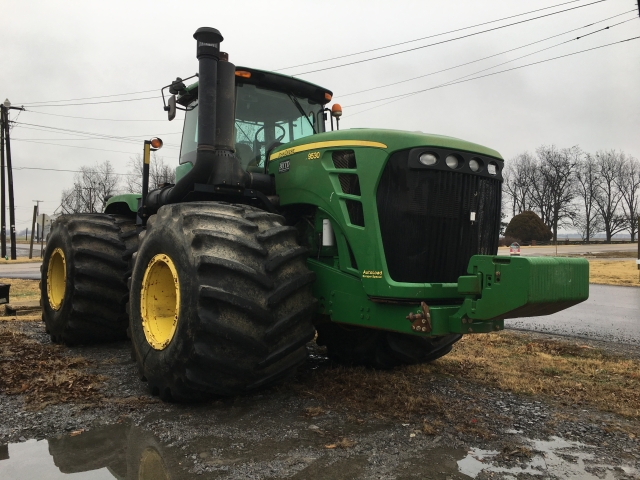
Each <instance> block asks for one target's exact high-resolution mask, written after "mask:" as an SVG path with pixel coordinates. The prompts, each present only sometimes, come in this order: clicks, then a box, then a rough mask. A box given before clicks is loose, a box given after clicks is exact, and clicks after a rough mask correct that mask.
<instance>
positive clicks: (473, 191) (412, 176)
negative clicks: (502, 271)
mask: <svg viewBox="0 0 640 480" xmlns="http://www.w3.org/2000/svg"><path fill="white" fill-rule="evenodd" d="M408 160H409V151H404V152H397V153H395V154H393V155H392V156H391V157H390V158H389V161H388V162H387V165H386V167H385V169H384V172H383V173H382V178H381V179H380V185H379V186H378V192H377V205H378V217H379V220H380V230H381V235H382V243H383V246H384V253H385V257H386V261H387V270H388V272H389V275H390V276H391V278H392V279H393V280H395V281H397V282H409V283H441V282H446V283H451V282H456V281H457V280H458V277H459V276H460V275H465V274H466V269H467V265H468V263H469V259H470V258H471V256H472V255H476V254H482V255H495V254H496V253H497V250H498V234H499V229H500V197H501V181H500V180H499V179H495V178H490V177H487V176H486V175H485V176H481V175H476V174H471V173H462V172H460V171H453V170H451V171H447V170H446V169H436V168H409V161H408ZM471 212H475V213H476V216H475V222H473V223H472V222H471V220H470V217H471Z"/></svg>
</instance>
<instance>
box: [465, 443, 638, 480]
mask: <svg viewBox="0 0 640 480" xmlns="http://www.w3.org/2000/svg"><path fill="white" fill-rule="evenodd" d="M523 443H525V444H528V445H529V448H530V449H531V451H532V452H533V455H532V456H531V458H529V459H525V460H524V461H521V462H520V463H519V465H518V466H514V467H503V466H500V465H498V464H497V463H499V462H498V458H497V457H498V452H496V451H489V450H481V449H479V448H472V449H471V450H470V451H469V453H468V454H467V456H466V457H465V458H463V459H462V460H458V468H459V470H460V473H463V474H465V475H468V476H469V477H471V478H475V477H477V476H478V475H479V474H480V473H481V472H491V473H501V474H503V477H501V478H518V475H521V474H528V475H531V476H534V477H536V476H539V477H541V478H548V477H549V475H554V476H555V477H556V478H561V479H567V480H569V479H576V480H592V479H593V480H609V479H611V480H614V479H616V478H618V477H619V475H614V472H616V473H618V474H621V473H623V474H626V475H629V476H633V478H640V470H637V469H636V468H634V467H632V466H630V465H613V464H607V463H601V462H599V461H598V460H597V459H596V456H595V455H594V454H593V453H591V452H590V450H591V449H592V448H593V447H590V446H588V445H585V444H583V443H579V442H573V441H569V440H565V439H563V438H559V437H551V440H526V439H525V440H524V442H523Z"/></svg>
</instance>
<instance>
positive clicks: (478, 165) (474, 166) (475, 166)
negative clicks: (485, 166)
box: [469, 158, 482, 172]
mask: <svg viewBox="0 0 640 480" xmlns="http://www.w3.org/2000/svg"><path fill="white" fill-rule="evenodd" d="M469 168H470V169H471V171H472V172H479V171H480V170H481V169H482V160H480V159H479V158H472V159H471V160H469Z"/></svg>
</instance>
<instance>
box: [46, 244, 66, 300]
mask: <svg viewBox="0 0 640 480" xmlns="http://www.w3.org/2000/svg"><path fill="white" fill-rule="evenodd" d="M66 288H67V262H66V260H65V258H64V252H63V251H62V249H61V248H56V249H55V250H54V251H53V254H52V255H51V258H49V268H48V269H47V297H48V298H49V306H50V307H51V308H52V309H53V310H60V307H61V306H62V301H63V300H64V292H65V290H66Z"/></svg>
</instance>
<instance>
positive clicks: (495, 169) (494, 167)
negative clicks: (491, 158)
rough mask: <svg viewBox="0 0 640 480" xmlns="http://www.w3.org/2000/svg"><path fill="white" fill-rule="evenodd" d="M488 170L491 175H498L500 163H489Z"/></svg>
mask: <svg viewBox="0 0 640 480" xmlns="http://www.w3.org/2000/svg"><path fill="white" fill-rule="evenodd" d="M487 171H488V172H489V175H496V174H497V173H498V165H497V164H496V163H495V162H491V163H489V165H487Z"/></svg>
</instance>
